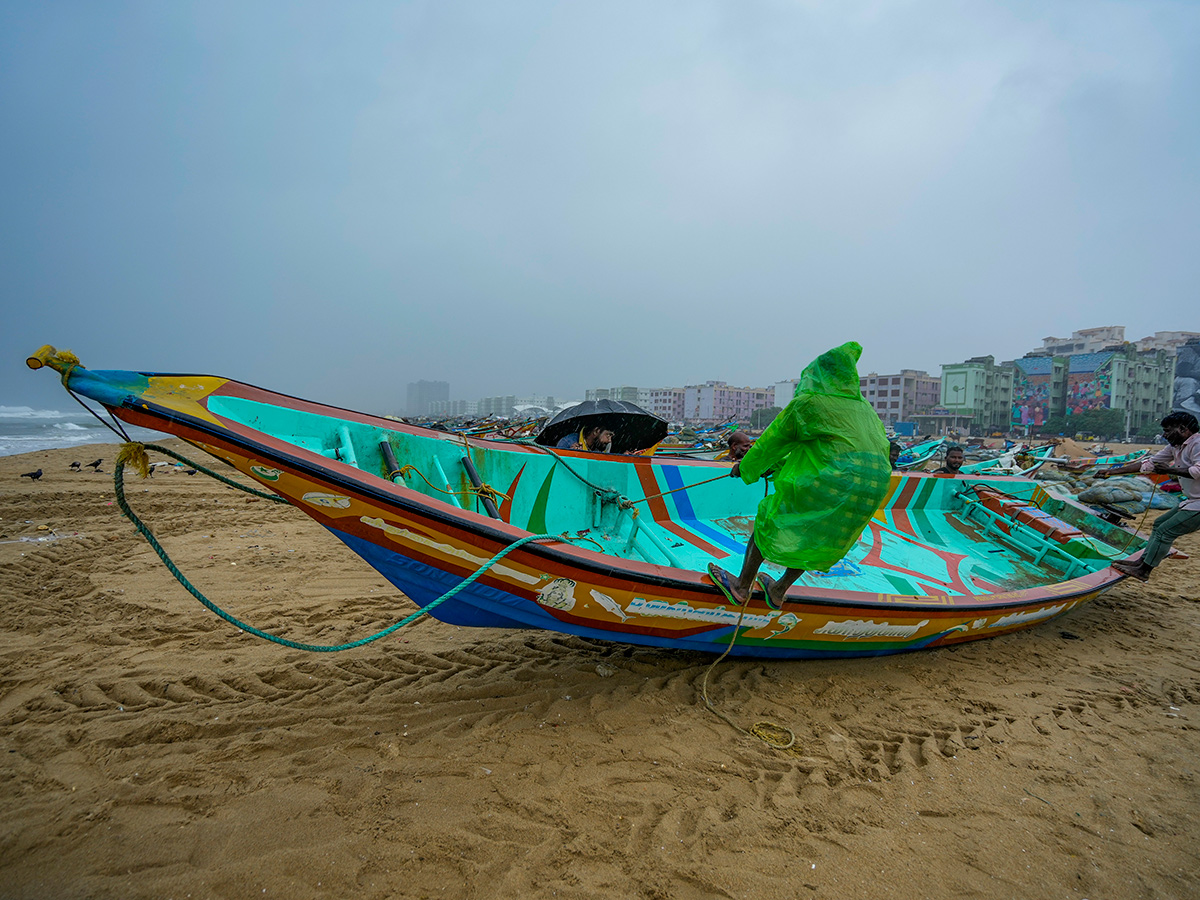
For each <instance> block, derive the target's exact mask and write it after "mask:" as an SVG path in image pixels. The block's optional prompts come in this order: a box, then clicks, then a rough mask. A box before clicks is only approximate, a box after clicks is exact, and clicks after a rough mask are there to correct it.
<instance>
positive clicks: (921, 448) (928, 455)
mask: <svg viewBox="0 0 1200 900" xmlns="http://www.w3.org/2000/svg"><path fill="white" fill-rule="evenodd" d="M945 443H946V439H945V438H937V439H936V440H932V441H924V442H922V443H920V444H913V445H912V446H911V447H907V448H905V449H904V450H901V451H900V456H899V457H898V458H897V460H896V468H897V469H902V470H908V469H915V468H916V467H917V466H921V465H924V464H925V463H927V462H929V460H931V459H933V458H934V457H935V456H937V453H938V451H939V450H941V449H942V445H943V444H945Z"/></svg>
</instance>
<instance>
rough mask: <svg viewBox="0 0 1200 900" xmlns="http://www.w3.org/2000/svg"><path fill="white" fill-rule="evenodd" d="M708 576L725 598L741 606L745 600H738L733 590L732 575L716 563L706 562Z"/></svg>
mask: <svg viewBox="0 0 1200 900" xmlns="http://www.w3.org/2000/svg"><path fill="white" fill-rule="evenodd" d="M708 577H709V578H711V579H712V583H713V584H715V585H716V586H717V588H718V589H719V590H720V591H721V593H722V594H724V595H725V598H726V599H727V600H728V601H729V602H730V603H732V604H733V605H734V606H741V605H742V604H743V603H744V602H745V601H744V600H739V599H738V598H737V594H736V593H735V592H734V580H733V576H732V575H730V574H729V573H728V572H726V571H725V570H724V569H722V568H721V567H720V566H718V565H717V564H716V563H709V564H708Z"/></svg>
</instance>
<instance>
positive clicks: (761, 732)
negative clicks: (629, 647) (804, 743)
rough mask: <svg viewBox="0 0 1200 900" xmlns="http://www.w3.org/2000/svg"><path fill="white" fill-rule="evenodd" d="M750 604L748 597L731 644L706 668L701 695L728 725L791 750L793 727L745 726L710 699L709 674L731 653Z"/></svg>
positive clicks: (757, 723)
mask: <svg viewBox="0 0 1200 900" xmlns="http://www.w3.org/2000/svg"><path fill="white" fill-rule="evenodd" d="M749 605H750V598H749V597H747V598H746V602H745V603H743V604H742V611H741V613H740V614H739V615H738V620H737V624H736V625H734V626H733V635H732V636H731V637H730V638H729V646H728V647H726V648H725V652H724V653H722V654H721V655H720V656H718V657H717V658H716V659H715V660H713V662H712V665H710V666H709V667H708V668H707V669H705V670H704V678H703V679H702V680H701V682H700V696H702V697H703V698H704V705H705V706H707V707H708V711H709V712H711V713H712V714H713V715H714V716H716V717H717V718H718V719H723V720H724V721H725V722H726V723H727V724H728V725H730V726H732V727H733V729H734V730H735V731H740V732H741V733H742V734H744V735H748V736H750V737H756V738H758V739H759V740H760V741H762V742H763V743H764V744H766V745H767V746H768V747H770V748H771V749H772V750H791V749H792V748H793V747H794V746H796V733H795V732H794V731H792V729H790V728H788V727H787V726H785V725H779V724H777V723H775V722H755V723H754V724H753V725H751V726H750V727H749V728H748V729H747V728H743V727H742V726H741V725H739V724H738V723H737V722H735V721H733V719H731V718H729V716H727V715H725V713H723V712H721V711H720V710H719V709H717V708H716V707H715V706H713V703H712V701H711V700H709V699H708V676H709V675H710V674H711V673H712V670H713V669H715V668H716V667H717V665H718V664H719V663H720V662H721V660H723V659H724V658H725V657H726V656H728V655H729V651H730V650H732V649H733V645H734V643H735V642H736V641H737V636H738V629H740V628H741V627H742V619H744V618H745V617H746V607H748V606H749ZM772 732H774V734H772ZM775 735H779V738H778V739H777V738H776V737H775Z"/></svg>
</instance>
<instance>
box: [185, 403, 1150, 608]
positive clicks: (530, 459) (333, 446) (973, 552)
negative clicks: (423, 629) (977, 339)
mask: <svg viewBox="0 0 1200 900" xmlns="http://www.w3.org/2000/svg"><path fill="white" fill-rule="evenodd" d="M207 406H208V410H209V412H210V413H212V414H214V415H216V416H217V417H219V418H223V419H225V420H227V421H228V422H229V423H230V424H233V423H236V424H237V425H241V426H244V427H245V428H248V429H253V430H257V431H260V432H263V433H265V434H268V435H270V436H271V437H273V438H276V439H278V440H281V441H285V442H287V443H290V444H293V445H295V446H296V447H298V448H302V449H304V450H308V451H311V452H312V453H315V454H319V455H320V456H322V457H325V458H327V459H331V460H337V461H340V462H342V463H344V464H347V465H349V466H352V467H354V468H356V469H358V470H360V471H361V472H362V473H363V476H364V477H365V478H380V479H384V480H389V481H393V482H394V483H396V484H399V485H403V486H404V487H407V488H408V489H410V490H412V491H416V492H419V493H421V494H423V495H425V496H427V497H429V498H430V499H432V500H436V501H438V502H441V503H445V504H448V505H449V506H450V507H453V508H456V509H459V510H463V511H468V512H470V513H474V514H478V515H483V516H492V517H494V518H498V519H502V520H503V521H505V522H508V523H510V524H512V525H515V526H517V527H520V528H523V529H526V530H528V531H530V532H533V533H538V534H542V533H549V534H563V533H565V534H567V535H569V536H570V537H571V538H572V539H573V540H574V541H575V542H577V543H578V544H579V546H582V547H585V548H588V549H591V550H596V551H599V552H601V553H604V554H607V555H609V556H612V557H615V558H617V559H622V560H637V561H640V562H645V563H649V564H652V565H657V566H664V567H670V568H674V569H685V570H690V571H699V572H703V571H704V570H705V568H706V566H707V564H708V563H709V562H712V561H715V562H717V563H718V564H719V565H722V566H724V567H725V568H727V569H730V570H731V571H736V570H737V569H738V567H739V566H740V564H741V559H742V555H743V553H744V552H745V548H746V541H747V538H748V536H749V535H750V533H751V531H752V528H753V522H754V516H755V512H756V509H757V506H758V503H759V502H760V501H761V500H762V498H763V497H764V496H765V494H766V493H768V492H769V491H770V490H771V487H770V483H769V481H761V482H759V483H757V484H755V485H750V486H747V485H745V484H743V483H742V482H741V481H740V480H739V479H733V478H729V477H727V473H728V464H727V463H721V462H709V461H701V460H684V459H680V460H672V459H663V458H655V457H639V456H607V455H604V454H590V453H578V452H571V451H561V450H550V449H548V448H543V447H537V446H535V445H533V444H514V443H512V442H492V441H486V440H480V439H477V438H471V439H468V438H465V437H464V436H462V435H456V434H451V433H444V432H434V431H428V430H424V429H417V428H412V427H408V426H403V425H400V424H399V423H397V426H396V427H394V428H392V427H388V426H387V425H386V424H384V423H385V422H386V420H374V421H375V422H377V423H379V424H366V423H364V422H356V421H347V420H345V419H342V418H338V417H337V416H336V415H333V412H335V411H332V410H331V411H330V414H329V415H323V414H319V413H314V412H309V411H305V410H298V409H295V408H291V407H288V406H283V405H274V404H270V403H264V402H259V401H255V400H249V399H244V398H238V397H231V396H224V395H219V394H215V395H212V396H210V397H209V398H208V402H207ZM476 482H478V484H476ZM479 485H482V486H485V487H484V489H482V490H481V489H480V488H479ZM489 489H490V491H494V492H495V493H493V494H490V496H489V497H485V496H484V495H486V494H489ZM1132 544H1136V545H1138V546H1140V544H1141V541H1140V539H1138V538H1136V537H1135V536H1134V535H1132V534H1131V533H1129V532H1127V531H1124V530H1122V529H1119V528H1117V527H1115V526H1113V525H1110V524H1109V523H1107V522H1104V521H1103V520H1101V519H1099V518H1097V517H1096V516H1093V515H1091V514H1090V513H1089V512H1088V511H1087V510H1086V509H1085V508H1083V507H1081V506H1078V505H1077V504H1071V503H1068V502H1066V501H1063V500H1061V499H1056V498H1054V497H1051V496H1050V495H1048V494H1046V492H1045V491H1043V490H1042V489H1041V487H1040V486H1039V485H1038V483H1037V482H1035V481H1032V480H1030V479H1025V478H1012V477H1003V476H992V477H988V476H986V475H985V476H981V477H957V478H956V477H951V476H934V475H906V474H900V473H897V474H894V475H893V476H892V485H891V490H890V493H889V496H888V498H887V500H886V501H885V503H884V506H883V507H882V508H881V509H880V510H879V512H878V513H877V514H876V516H875V518H874V519H873V521H872V522H871V523H870V526H869V527H868V528H867V530H866V531H864V532H863V534H862V537H861V538H860V539H859V541H858V543H857V545H856V546H855V547H854V548H853V549H852V550H851V551H850V553H849V554H848V555H847V556H846V557H845V558H844V559H843V560H842V561H841V562H839V563H838V564H837V565H835V566H834V567H833V568H832V569H831V570H830V571H829V572H827V573H818V572H806V573H805V574H804V575H802V576H801V578H800V580H799V581H798V582H797V585H798V586H800V587H803V586H809V587H820V588H829V589H836V590H844V591H853V592H859V593H875V594H889V595H894V594H900V595H910V596H941V597H945V598H947V602H953V601H952V599H950V598H953V597H955V596H967V595H972V596H979V595H986V594H991V593H995V592H998V591H1007V590H1015V589H1020V588H1026V587H1032V586H1035V585H1041V584H1049V583H1055V582H1061V581H1063V580H1065V579H1069V578H1074V577H1079V576H1082V575H1086V574H1089V573H1091V572H1094V571H1097V570H1099V569H1102V568H1105V567H1106V566H1107V565H1108V564H1109V561H1110V560H1112V559H1114V558H1120V557H1121V556H1122V555H1124V554H1125V553H1127V552H1129V548H1130V546H1131V545H1132ZM765 568H766V570H767V571H775V572H776V573H778V571H779V569H778V568H777V567H773V566H772V565H771V564H769V563H768V564H767V565H766V566H765Z"/></svg>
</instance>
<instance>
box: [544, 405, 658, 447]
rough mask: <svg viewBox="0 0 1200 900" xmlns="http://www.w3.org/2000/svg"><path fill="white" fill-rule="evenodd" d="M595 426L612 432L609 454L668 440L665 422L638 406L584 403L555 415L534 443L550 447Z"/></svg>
mask: <svg viewBox="0 0 1200 900" xmlns="http://www.w3.org/2000/svg"><path fill="white" fill-rule="evenodd" d="M597 425H598V426H600V427H601V428H607V429H609V430H610V431H612V433H613V442H612V447H610V448H609V450H610V452H612V453H629V452H630V451H633V450H645V449H646V448H647V447H653V446H654V445H655V444H657V443H658V442H659V441H661V440H662V439H663V438H665V437H666V436H667V423H666V421H665V420H663V419H660V418H659V417H658V416H656V415H654V413H649V412H646V410H644V409H642V408H641V407H640V406H637V405H635V404H633V403H624V402H622V401H621V400H585V401H583V402H582V403H576V404H575V405H574V406H568V407H567V408H566V409H564V410H563V411H562V412H560V413H558V414H557V415H555V416H554V418H552V419H551V420H550V421H549V422H547V423H546V427H545V428H543V429H542V431H541V434H539V435H538V436H537V437H536V438H535V439H534V440H535V442H536V443H538V444H541V445H542V446H543V447H553V446H555V445H556V444H557V443H558V442H559V441H560V440H562V439H563V438H564V437H566V436H567V435H568V434H579V432H580V431H581V430H582V429H584V428H592V427H595V426H597Z"/></svg>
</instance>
